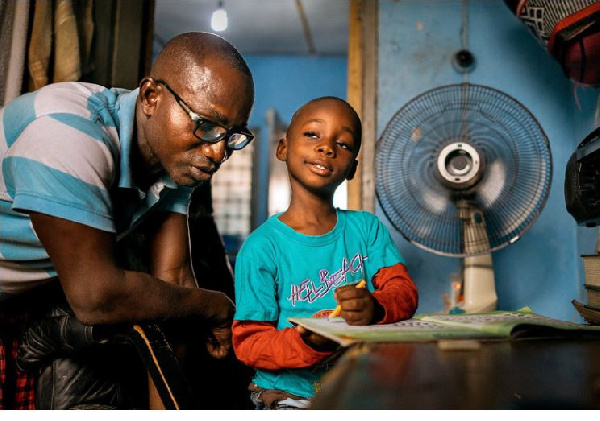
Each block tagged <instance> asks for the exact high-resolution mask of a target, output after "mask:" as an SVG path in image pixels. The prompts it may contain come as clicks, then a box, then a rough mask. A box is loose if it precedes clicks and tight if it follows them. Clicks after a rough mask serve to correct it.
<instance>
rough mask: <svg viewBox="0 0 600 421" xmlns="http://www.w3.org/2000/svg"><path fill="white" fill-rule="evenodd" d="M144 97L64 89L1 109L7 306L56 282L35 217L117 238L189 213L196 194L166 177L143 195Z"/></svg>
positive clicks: (1, 246) (84, 87)
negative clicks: (161, 218) (140, 103)
mask: <svg viewBox="0 0 600 421" xmlns="http://www.w3.org/2000/svg"><path fill="white" fill-rule="evenodd" d="M137 94H138V91H137V90H135V91H127V90H123V89H117V88H113V89H107V88H105V87H102V86H98V85H94V84H90V83H70V82H67V83H57V84H52V85H48V86H46V87H43V88H41V89H39V90H38V91H35V92H32V93H28V94H25V95H22V96H21V97H19V98H17V99H15V100H14V101H12V102H11V103H9V104H8V105H7V106H6V107H4V108H0V157H1V160H0V163H1V165H2V167H1V170H2V171H1V172H0V300H1V299H3V298H6V297H7V296H8V295H10V294H17V293H21V292H24V291H27V290H29V289H31V288H33V287H35V286H37V285H40V284H42V283H44V282H46V281H48V280H49V279H51V278H53V277H56V271H55V269H54V267H53V265H52V263H51V262H50V259H49V257H48V254H47V253H46V251H45V250H44V248H43V247H42V245H41V243H40V241H39V240H38V238H37V235H36V234H35V232H34V230H33V227H32V224H31V220H30V218H29V216H28V214H27V212H29V211H35V212H39V213H43V214H47V215H51V216H55V217H58V218H62V219H66V220H69V221H73V222H78V223H81V224H84V225H87V226H90V227H93V228H96V229H99V230H102V231H107V232H113V233H115V234H116V235H117V238H122V237H123V236H125V235H127V234H128V233H129V232H130V231H131V230H132V229H133V227H135V225H136V223H137V222H139V221H140V220H141V217H142V216H143V215H145V214H146V213H147V212H148V211H149V210H150V209H161V210H167V211H172V212H177V213H181V214H186V213H187V207H188V204H189V199H190V194H191V191H192V190H191V189H190V188H187V187H180V186H177V185H176V184H175V183H174V182H173V181H172V180H170V179H169V178H163V179H161V180H159V181H157V182H156V183H155V184H154V185H152V186H151V187H150V188H149V190H148V191H147V192H142V191H140V190H139V189H138V188H137V187H136V186H135V184H134V183H133V180H132V175H131V169H130V165H129V164H130V162H129V154H130V148H131V144H132V138H133V132H134V116H135V104H136V99H137ZM118 189H121V193H120V194H119V202H118V204H117V203H115V201H114V193H115V191H117V190H118ZM124 192H125V193H124ZM123 198H125V199H123Z"/></svg>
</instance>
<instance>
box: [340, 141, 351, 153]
mask: <svg viewBox="0 0 600 421" xmlns="http://www.w3.org/2000/svg"><path fill="white" fill-rule="evenodd" d="M336 143H337V144H338V146H339V147H340V148H343V149H348V150H350V151H351V150H352V149H353V148H352V145H351V144H349V143H346V142H344V141H342V140H338V141H337V142H336Z"/></svg>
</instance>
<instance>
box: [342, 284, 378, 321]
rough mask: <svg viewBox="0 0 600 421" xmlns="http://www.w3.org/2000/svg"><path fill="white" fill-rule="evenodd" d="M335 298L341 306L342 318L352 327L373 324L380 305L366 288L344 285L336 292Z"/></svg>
mask: <svg viewBox="0 0 600 421" xmlns="http://www.w3.org/2000/svg"><path fill="white" fill-rule="evenodd" d="M334 297H335V299H336V300H337V302H338V304H339V305H340V306H341V308H342V311H341V313H340V317H343V318H344V320H345V321H346V323H348V324H349V325H351V326H366V325H369V324H371V323H373V322H374V321H375V320H373V319H374V316H375V313H376V310H377V307H378V306H379V303H378V302H377V301H376V300H375V298H373V296H372V295H371V293H370V292H369V291H368V290H367V289H366V288H356V287H355V286H354V285H344V286H343V287H339V288H337V289H336V290H335V293H334Z"/></svg>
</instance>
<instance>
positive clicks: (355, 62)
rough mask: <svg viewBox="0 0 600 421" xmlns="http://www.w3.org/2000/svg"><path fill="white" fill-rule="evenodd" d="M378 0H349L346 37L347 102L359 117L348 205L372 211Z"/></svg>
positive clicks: (375, 133) (373, 195)
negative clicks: (356, 160)
mask: <svg viewBox="0 0 600 421" xmlns="http://www.w3.org/2000/svg"><path fill="white" fill-rule="evenodd" d="M378 13H379V2H378V1H377V0H351V1H350V19H349V20H350V22H349V37H348V89H347V98H348V102H349V103H350V104H351V105H352V106H353V107H354V108H355V109H356V111H357V112H358V115H359V116H360V118H361V120H362V125H363V139H362V146H361V151H360V154H359V165H358V170H357V172H356V175H355V176H354V179H353V180H351V181H350V182H349V183H348V209H354V210H358V209H363V210H366V211H369V212H372V213H374V212H375V142H376V140H377V139H376V136H377V54H378V49H377V43H378V32H379V28H378Z"/></svg>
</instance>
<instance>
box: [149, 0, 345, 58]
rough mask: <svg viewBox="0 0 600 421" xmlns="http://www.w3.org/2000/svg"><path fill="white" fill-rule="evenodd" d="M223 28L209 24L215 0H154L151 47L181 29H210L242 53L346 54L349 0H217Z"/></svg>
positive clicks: (216, 4) (179, 31)
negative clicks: (225, 18) (221, 9)
mask: <svg viewBox="0 0 600 421" xmlns="http://www.w3.org/2000/svg"><path fill="white" fill-rule="evenodd" d="M221 3H222V4H223V7H224V8H225V10H226V11H227V14H228V19H229V27H228V28H227V29H226V30H225V31H224V32H215V31H213V30H212V29H211V27H210V18H211V14H212V12H213V11H214V10H215V9H216V8H217V7H218V4H219V1H218V0H156V6H155V21H154V48H155V50H158V49H160V48H161V47H162V46H163V45H164V43H165V42H166V41H168V40H169V39H171V38H172V37H174V36H176V35H178V34H180V33H183V32H192V31H199V32H215V33H217V34H219V35H221V36H223V37H224V38H226V39H227V40H228V41H229V42H231V43H232V44H233V45H234V46H235V47H237V49H238V50H239V51H240V52H241V53H242V54H246V55H248V54H257V55H259V54H260V55H263V54H266V55H316V56H330V55H338V56H339V55H346V52H347V46H348V15H349V0H223V1H222V2H221Z"/></svg>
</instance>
